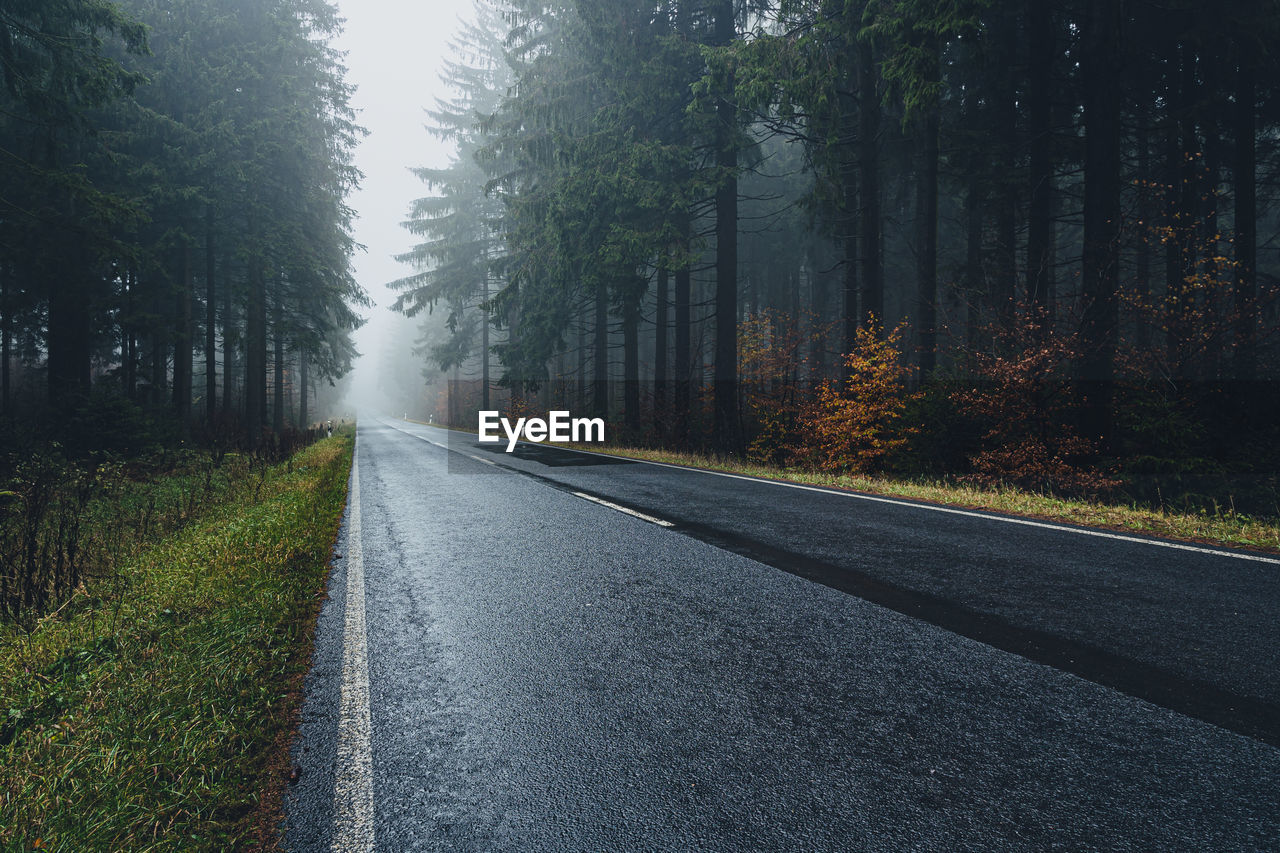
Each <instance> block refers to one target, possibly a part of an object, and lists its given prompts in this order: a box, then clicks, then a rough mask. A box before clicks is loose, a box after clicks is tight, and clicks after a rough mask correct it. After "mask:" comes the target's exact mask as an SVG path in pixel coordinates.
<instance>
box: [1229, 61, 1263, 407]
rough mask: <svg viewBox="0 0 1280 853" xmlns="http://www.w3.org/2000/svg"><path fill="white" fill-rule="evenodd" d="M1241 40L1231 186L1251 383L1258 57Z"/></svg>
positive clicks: (1239, 316) (1237, 300)
mask: <svg viewBox="0 0 1280 853" xmlns="http://www.w3.org/2000/svg"><path fill="white" fill-rule="evenodd" d="M1248 44H1249V43H1248V42H1247V40H1246V39H1241V45H1242V49H1243V50H1244V53H1243V55H1242V56H1241V59H1240V64H1239V67H1238V68H1237V69H1236V81H1235V83H1236V103H1235V116H1234V122H1233V123H1234V124H1235V151H1234V155H1233V159H1234V162H1233V166H1232V173H1233V174H1232V182H1233V183H1234V185H1235V244H1234V245H1235V262H1236V268H1235V293H1234V305H1233V308H1234V309H1235V316H1236V330H1235V378H1236V379H1238V380H1240V381H1242V382H1252V381H1253V380H1254V379H1256V378H1257V375H1258V350H1257V337H1256V326H1257V300H1256V293H1257V268H1258V266H1257V265H1258V190H1257V185H1256V180H1257V174H1256V173H1257V149H1256V145H1257V142H1256V140H1257V119H1256V110H1257V106H1256V104H1257V92H1256V82H1255V81H1256V76H1255V73H1254V67H1253V66H1254V62H1255V56H1254V54H1255V52H1254V51H1253V50H1252V49H1251V48H1250V47H1248Z"/></svg>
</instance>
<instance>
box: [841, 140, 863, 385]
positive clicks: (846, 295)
mask: <svg viewBox="0 0 1280 853" xmlns="http://www.w3.org/2000/svg"><path fill="white" fill-rule="evenodd" d="M841 172H842V173H843V175H842V178H843V179H842V180H841V184H842V186H843V194H844V210H843V211H842V219H843V220H844V226H843V228H841V230H842V231H843V232H844V234H843V236H842V238H841V240H840V249H841V251H842V252H843V259H842V260H843V263H842V264H841V266H840V294H841V310H840V319H841V321H842V323H841V326H842V328H841V335H840V353H841V355H847V354H849V353H851V352H853V348H854V346H855V344H856V342H857V340H858V326H860V325H861V324H862V322H863V312H862V311H861V308H860V305H859V298H860V296H861V294H860V293H859V292H858V180H857V176H856V174H857V164H856V163H855V162H854V161H853V159H852V158H848V157H846V158H845V163H844V164H843V165H842V167H841ZM841 364H842V365H843V359H842V360H841ZM839 372H840V374H841V375H840V380H841V381H842V382H843V381H844V368H843V366H841V368H840V370H839Z"/></svg>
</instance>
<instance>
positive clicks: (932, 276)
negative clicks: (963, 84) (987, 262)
mask: <svg viewBox="0 0 1280 853" xmlns="http://www.w3.org/2000/svg"><path fill="white" fill-rule="evenodd" d="M938 124H939V117H938V108H937V105H933V106H930V107H929V111H928V113H927V114H926V115H925V117H924V138H923V140H921V142H922V145H921V148H922V150H921V152H920V161H921V162H920V171H919V174H918V175H917V177H916V229H917V235H918V236H917V241H916V311H917V314H918V315H919V316H918V318H917V321H916V322H917V323H918V324H919V329H920V379H921V381H928V379H929V378H930V376H931V375H932V374H933V370H934V368H935V367H936V366H937V364H938Z"/></svg>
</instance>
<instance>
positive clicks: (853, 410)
mask: <svg viewBox="0 0 1280 853" xmlns="http://www.w3.org/2000/svg"><path fill="white" fill-rule="evenodd" d="M844 368H845V380H844V381H843V382H840V383H836V382H833V381H831V380H827V381H826V382H824V383H823V384H822V385H821V386H820V387H819V388H818V392H817V394H816V395H815V397H814V399H813V400H812V401H811V402H810V403H808V404H807V405H805V406H804V407H803V409H802V410H801V412H800V419H799V426H800V430H799V431H800V434H801V436H802V438H803V443H801V444H799V445H798V446H796V447H795V448H794V456H795V459H796V461H798V462H802V463H805V464H808V465H811V466H813V467H815V468H818V469H820V470H823V471H833V472H858V473H869V472H875V471H879V470H881V469H883V468H884V466H885V463H886V461H887V459H888V457H889V456H890V455H891V454H893V453H894V452H895V451H897V450H899V449H900V448H901V447H902V446H903V445H905V444H906V443H907V440H908V438H909V437H910V435H911V433H912V431H913V428H912V427H909V426H907V425H906V424H904V423H903V414H904V412H905V411H906V408H907V404H908V403H909V402H910V401H911V400H912V399H913V398H914V396H915V395H914V394H911V393H909V392H908V391H907V379H908V377H909V375H910V372H911V368H910V367H909V366H908V365H907V364H906V363H905V361H904V359H903V357H902V326H898V327H897V328H895V329H894V330H893V331H892V332H890V333H889V334H888V335H885V336H884V337H881V336H880V334H879V329H878V328H877V327H876V326H875V325H874V324H873V325H870V326H867V327H863V328H861V329H859V330H858V332H857V336H856V338H855V341H854V348H853V351H852V352H850V353H848V354H847V355H845V357H844Z"/></svg>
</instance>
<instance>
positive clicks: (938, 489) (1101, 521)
mask: <svg viewBox="0 0 1280 853" xmlns="http://www.w3.org/2000/svg"><path fill="white" fill-rule="evenodd" d="M416 423H422V422H421V421H417V422H416ZM428 426H436V427H438V428H441V429H451V428H449V427H440V426H439V425H438V424H428ZM455 431H458V432H470V434H472V435H474V434H475V433H474V431H468V430H455ZM568 446H569V447H572V448H573V449H576V450H585V451H590V452H592V453H603V454H605V455H612V456H621V457H624V458H627V459H645V460H648V461H650V462H665V463H667V464H669V465H680V466H682V467H686V468H698V469H702V470H707V471H723V472H725V473H729V474H742V475H744V476H748V477H759V478H761V479H765V480H779V481H782V482H786V483H800V484H804V485H813V486H827V487H831V488H837V489H847V490H849V491H855V492H865V493H868V494H875V495H885V496H888V497H898V498H907V499H909V500H917V501H925V502H927V503H936V504H944V505H947V506H955V507H963V508H967V509H981V510H993V511H995V512H1002V513H1007V514H1009V515H1018V516H1024V517H1027V518H1036V519H1043V520H1046V521H1061V522H1066V523H1068V524H1078V525H1083V526H1087V527H1100V528H1105V529H1109V530H1115V531H1119V532H1123V533H1138V534H1144V535H1148V536H1160V537H1163V538H1167V539H1178V540H1182V541H1186V542H1198V543H1202V544H1208V545H1225V546H1228V547H1232V548H1247V549H1251V550H1256V551H1267V552H1271V553H1278V552H1280V519H1274V518H1255V517H1253V516H1249V515H1246V514H1244V513H1237V512H1235V511H1233V510H1230V509H1226V510H1220V511H1218V512H1216V513H1209V512H1198V513H1178V512H1168V511H1159V510H1153V509H1149V508H1146V507H1143V506H1139V505H1137V504H1120V503H1110V504H1108V503H1098V502H1092V501H1084V500H1071V499H1066V498H1059V497H1055V496H1053V495H1044V494H1036V493H1034V492H1025V491H1022V490H1020V489H1013V488H1002V489H984V488H977V487H974V486H966V485H963V484H958V483H952V482H942V481H936V480H903V479H893V478H889V477H868V476H863V475H857V474H826V473H822V472H818V471H805V470H802V469H797V468H777V467H773V466H768V465H759V464H755V463H751V462H745V461H741V460H734V459H718V458H716V457H713V456H707V455H703V454H697V453H683V452H679V451H673V450H654V449H650V448H641V447H623V446H612V445H606V446H601V445H597V444H577V445H568Z"/></svg>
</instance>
